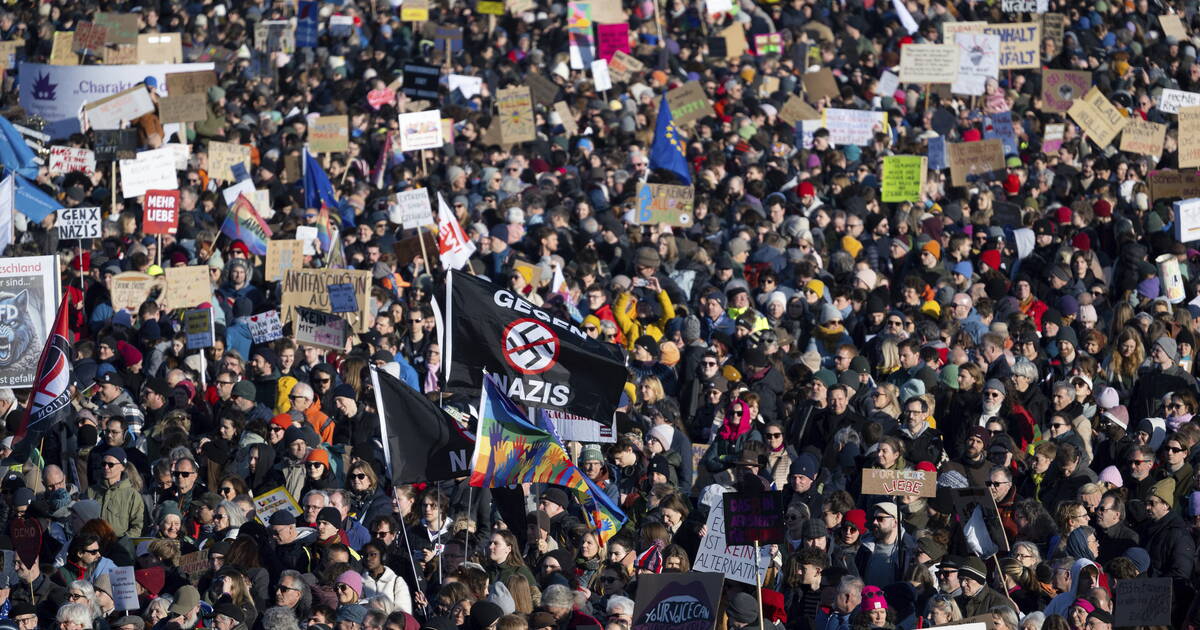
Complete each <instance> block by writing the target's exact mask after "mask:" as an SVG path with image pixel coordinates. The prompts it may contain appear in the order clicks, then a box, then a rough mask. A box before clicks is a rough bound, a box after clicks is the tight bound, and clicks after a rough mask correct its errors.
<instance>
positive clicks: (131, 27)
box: [92, 13, 138, 46]
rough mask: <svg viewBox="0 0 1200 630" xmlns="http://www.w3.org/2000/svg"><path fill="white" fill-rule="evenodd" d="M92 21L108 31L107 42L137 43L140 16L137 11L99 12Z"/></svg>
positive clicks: (131, 44)
mask: <svg viewBox="0 0 1200 630" xmlns="http://www.w3.org/2000/svg"><path fill="white" fill-rule="evenodd" d="M92 22H93V23H94V24H95V25H96V26H100V27H103V28H104V29H106V30H107V31H108V38H107V39H106V40H105V42H104V43H106V44H128V45H130V46H136V45H137V43H138V42H137V36H138V16H137V14H135V13H97V14H96V15H95V16H94V17H93V18H92Z"/></svg>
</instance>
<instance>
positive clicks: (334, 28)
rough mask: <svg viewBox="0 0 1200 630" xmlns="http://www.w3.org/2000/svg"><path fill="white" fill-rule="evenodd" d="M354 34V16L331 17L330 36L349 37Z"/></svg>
mask: <svg viewBox="0 0 1200 630" xmlns="http://www.w3.org/2000/svg"><path fill="white" fill-rule="evenodd" d="M353 32H354V16H352V15H331V16H329V34H330V36H332V37H347V36H349V35H350V34H351V33H353Z"/></svg>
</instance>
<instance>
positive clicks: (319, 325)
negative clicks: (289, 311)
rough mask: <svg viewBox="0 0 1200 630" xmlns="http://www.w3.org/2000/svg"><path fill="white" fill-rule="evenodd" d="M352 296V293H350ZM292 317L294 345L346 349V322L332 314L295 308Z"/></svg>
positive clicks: (337, 349) (299, 307)
mask: <svg viewBox="0 0 1200 630" xmlns="http://www.w3.org/2000/svg"><path fill="white" fill-rule="evenodd" d="M350 293H351V295H353V293H354V292H353V291H351V292H350ZM294 314H295V315H294V317H292V330H293V332H294V333H295V335H296V343H298V344H302V345H306V346H316V347H318V348H325V349H326V350H333V351H335V352H341V351H343V350H345V349H346V338H347V336H348V330H347V326H346V320H344V319H342V318H341V317H338V316H337V315H334V314H333V313H322V312H321V311H314V310H312V309H311V308H304V307H303V306H297V307H296V309H295V311H294Z"/></svg>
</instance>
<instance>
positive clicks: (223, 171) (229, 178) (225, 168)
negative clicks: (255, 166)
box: [208, 141, 250, 182]
mask: <svg viewBox="0 0 1200 630" xmlns="http://www.w3.org/2000/svg"><path fill="white" fill-rule="evenodd" d="M235 164H243V165H248V164H250V147H247V146H243V145H240V144H233V143H231V142H216V141H209V143H208V173H209V175H210V176H212V177H214V178H216V179H218V180H220V181H224V182H236V181H238V180H237V178H236V177H235V176H234V174H233V165H235Z"/></svg>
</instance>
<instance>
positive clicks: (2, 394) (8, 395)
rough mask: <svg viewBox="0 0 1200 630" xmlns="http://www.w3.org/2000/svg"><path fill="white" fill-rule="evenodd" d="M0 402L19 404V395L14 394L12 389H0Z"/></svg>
mask: <svg viewBox="0 0 1200 630" xmlns="http://www.w3.org/2000/svg"><path fill="white" fill-rule="evenodd" d="M0 402H10V403H15V402H17V395H16V394H14V393H13V390H12V388H10V387H0Z"/></svg>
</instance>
